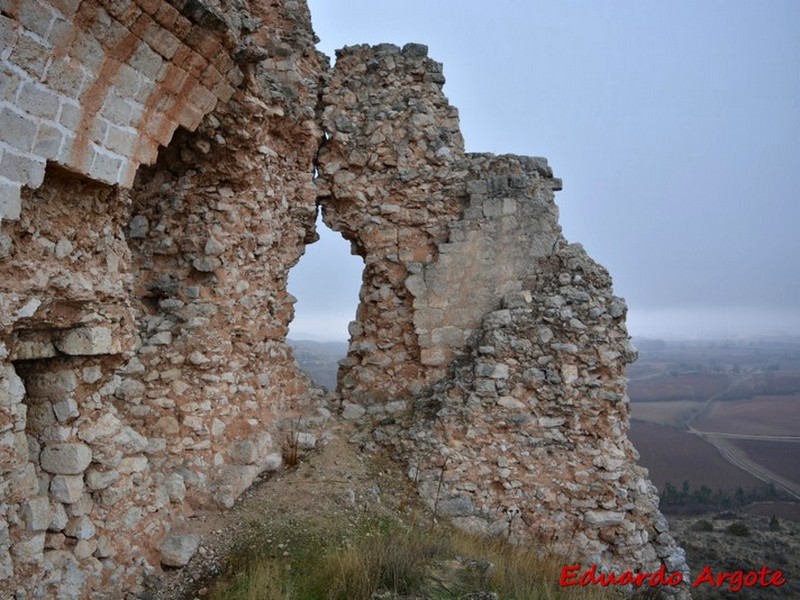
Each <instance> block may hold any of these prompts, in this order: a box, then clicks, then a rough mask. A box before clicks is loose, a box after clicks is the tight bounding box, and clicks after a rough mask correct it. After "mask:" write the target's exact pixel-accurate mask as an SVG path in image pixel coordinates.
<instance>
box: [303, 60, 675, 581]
mask: <svg viewBox="0 0 800 600" xmlns="http://www.w3.org/2000/svg"><path fill="white" fill-rule="evenodd" d="M442 82H443V79H442V78H441V77H440V72H439V68H438V64H437V63H434V62H432V61H431V60H430V59H428V58H427V57H426V55H425V52H424V50H423V49H422V48H421V47H419V46H417V45H409V46H406V47H405V48H403V49H400V48H397V47H392V46H386V45H383V46H376V47H374V48H371V47H366V46H361V47H355V48H347V49H345V50H344V51H342V52H340V54H339V56H338V61H337V63H336V65H335V67H334V71H333V76H332V79H331V83H330V85H329V86H328V87H327V88H326V93H325V95H324V97H323V102H324V104H325V112H324V120H323V123H324V126H325V128H326V131H327V133H328V134H329V139H328V140H327V141H326V143H325V145H324V146H323V149H322V151H321V153H320V161H319V162H320V169H321V175H322V176H321V179H322V182H321V184H320V188H321V190H322V205H323V209H324V215H325V219H326V222H327V223H328V224H330V225H331V226H332V227H333V228H334V229H337V230H339V231H341V232H342V233H343V235H344V236H345V237H346V238H347V239H349V240H351V242H352V243H353V245H354V248H355V250H356V251H357V252H358V253H359V254H361V255H362V256H363V257H364V260H365V263H366V265H367V266H366V268H365V272H364V284H363V287H362V291H361V304H360V305H359V309H358V314H357V317H356V321H355V322H354V323H353V324H352V325H351V328H350V333H351V345H350V351H349V355H348V358H347V360H346V361H344V362H343V363H342V367H341V369H340V375H339V378H340V386H339V387H340V392H341V393H342V395H343V397H344V399H345V401H348V402H350V403H352V404H349V405H345V415H346V416H350V417H359V416H361V415H364V414H365V413H366V416H365V417H364V422H365V423H366V427H365V430H366V431H367V436H371V437H372V439H373V440H374V441H376V442H378V443H379V444H380V445H382V446H384V447H388V448H390V449H393V451H394V452H395V453H396V455H397V456H399V457H401V458H402V459H403V460H405V461H406V462H407V464H408V465H409V476H410V477H411V478H412V479H413V480H415V481H416V482H417V484H418V490H419V493H420V495H421V496H422V497H423V499H424V500H426V501H427V502H428V504H429V505H430V507H431V509H432V510H434V511H436V512H437V513H439V514H442V515H445V516H447V517H451V518H452V519H453V520H454V521H455V522H456V523H457V524H458V525H460V526H462V527H464V528H465V529H468V530H470V531H478V532H482V533H489V534H494V535H499V536H503V537H506V538H508V539H511V540H512V541H516V542H519V543H526V544H537V545H541V546H543V547H548V548H549V549H551V550H554V551H556V552H563V553H565V554H568V555H571V556H573V557H576V558H578V559H579V560H581V561H583V562H585V563H586V564H591V563H595V564H598V565H602V566H604V567H606V568H615V569H618V570H626V569H634V570H637V569H638V570H645V571H650V570H654V569H657V568H658V567H659V565H660V564H661V563H664V564H666V565H667V568H668V569H670V570H671V571H675V570H686V563H685V559H684V554H683V551H682V550H680V549H679V548H677V547H676V545H675V543H674V541H673V540H672V538H671V537H670V536H669V534H668V533H667V525H666V521H665V520H664V518H663V516H661V514H660V513H659V512H658V496H657V493H656V490H655V488H654V487H653V486H652V484H650V483H649V481H648V480H647V473H646V471H645V470H643V469H641V468H640V467H638V466H637V465H636V461H637V459H638V455H637V453H636V451H635V450H634V449H633V447H632V446H631V444H630V442H628V440H627V437H626V435H627V430H628V399H627V396H626V394H625V383H626V379H625V366H626V364H627V363H629V362H631V361H632V360H634V359H635V350H634V349H633V348H632V346H631V345H630V343H629V337H628V333H627V330H626V328H625V313H626V308H625V304H624V302H623V301H622V300H621V299H619V298H616V297H615V296H614V295H613V292H612V288H611V278H610V277H609V275H608V273H607V272H606V271H605V269H603V268H602V267H600V266H599V265H597V264H596V263H594V262H593V261H592V260H591V259H590V258H589V257H588V256H586V254H585V252H584V251H583V249H582V248H581V247H580V246H577V245H569V244H567V242H566V241H565V240H564V238H563V237H562V235H561V229H560V227H559V225H558V210H557V207H556V205H555V203H554V191H556V190H559V189H561V182H560V180H558V179H555V178H554V177H553V174H552V171H551V169H550V168H549V166H548V165H547V162H546V161H545V160H544V159H540V158H529V157H517V156H499V157H497V156H493V155H483V154H464V153H463V152H462V147H461V145H460V141H461V138H460V136H459V135H458V133H457V131H455V130H454V129H453V127H454V126H457V121H456V120H455V112H454V111H453V110H452V109H451V108H449V106H448V105H447V101H446V99H445V97H444V95H443V93H442V88H441V84H442ZM412 166H413V170H411V167H412ZM417 173H422V174H424V179H418V178H417V177H416V174H417ZM418 215H420V216H419V217H418ZM415 218H419V219H420V220H419V222H417V221H415ZM359 407H360V408H359ZM387 413H388V415H387ZM387 416H389V417H390V418H386V417H387ZM684 592H685V590H678V593H679V594H683V593H684Z"/></svg>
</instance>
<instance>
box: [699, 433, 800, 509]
mask: <svg viewBox="0 0 800 600" xmlns="http://www.w3.org/2000/svg"><path fill="white" fill-rule="evenodd" d="M689 432H691V433H694V434H695V435H698V436H700V437H701V438H703V439H704V440H705V441H707V442H708V443H709V444H712V445H713V446H714V447H715V448H716V449H717V450H718V451H719V453H720V454H721V455H722V457H723V458H724V459H725V460H727V461H728V462H729V463H731V464H732V465H734V466H735V467H738V468H740V469H742V470H743V471H746V472H748V473H750V474H751V475H753V476H754V477H757V478H758V479H760V480H761V481H764V482H766V483H768V484H772V485H774V486H775V487H777V488H779V489H781V490H783V491H785V492H787V493H788V494H790V495H791V496H793V497H794V498H796V499H797V500H800V485H798V484H797V483H795V482H793V481H791V480H789V479H786V478H785V477H781V476H780V475H778V474H777V473H773V472H772V471H770V470H769V469H767V468H766V467H764V466H763V465H761V464H759V463H757V462H755V461H753V460H752V459H751V458H750V457H749V456H748V455H747V454H746V453H745V452H744V451H743V450H741V449H740V448H738V447H736V445H734V444H733V443H731V442H730V441H728V438H730V437H732V436H729V435H717V434H714V433H709V432H705V431H698V430H696V429H693V428H691V427H689Z"/></svg>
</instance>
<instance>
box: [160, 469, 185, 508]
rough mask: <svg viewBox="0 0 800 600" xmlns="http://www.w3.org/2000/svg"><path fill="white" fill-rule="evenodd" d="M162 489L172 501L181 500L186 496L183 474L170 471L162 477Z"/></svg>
mask: <svg viewBox="0 0 800 600" xmlns="http://www.w3.org/2000/svg"><path fill="white" fill-rule="evenodd" d="M164 491H165V492H166V494H167V497H168V498H169V499H170V500H171V501H172V502H183V499H184V498H185V497H186V484H185V483H184V481H183V476H181V475H180V474H179V473H172V474H170V475H168V476H167V477H166V479H164Z"/></svg>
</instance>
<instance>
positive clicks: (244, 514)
mask: <svg viewBox="0 0 800 600" xmlns="http://www.w3.org/2000/svg"><path fill="white" fill-rule="evenodd" d="M351 435H352V431H351V429H350V428H349V426H348V425H346V424H345V425H337V426H336V428H334V429H332V430H329V431H328V432H327V433H326V434H325V436H324V438H325V439H323V440H321V441H320V443H319V447H318V448H317V449H316V450H312V451H311V452H309V453H307V454H305V455H303V456H301V458H300V462H299V463H298V465H297V466H296V467H293V468H286V469H283V470H281V471H279V472H278V473H277V474H274V475H271V476H269V477H268V478H267V479H265V480H262V481H260V482H259V483H257V484H255V485H254V486H253V487H251V488H250V489H249V490H248V491H247V492H245V493H244V494H243V496H242V498H241V499H240V500H239V501H238V502H237V504H236V505H235V506H234V507H233V508H232V509H231V510H229V511H225V512H216V511H215V512H205V513H198V514H197V515H195V516H193V517H192V518H190V520H189V521H190V523H189V525H188V527H182V528H181V529H182V530H184V529H186V530H189V531H191V532H193V533H200V534H202V536H203V539H202V542H201V545H200V549H199V550H198V552H197V554H196V555H195V557H194V558H193V559H192V560H191V562H190V563H189V564H188V565H187V566H186V567H184V568H182V569H175V570H169V571H167V572H166V573H165V574H164V576H163V577H162V578H161V580H160V581H155V582H154V583H153V590H152V595H151V596H150V597H151V598H153V599H154V600H185V599H194V598H205V597H207V596H208V593H209V585H210V584H211V583H212V582H213V580H214V579H215V578H216V577H217V576H218V575H219V574H220V573H222V572H223V570H224V568H225V565H226V562H227V560H228V558H229V557H230V556H231V555H232V553H234V552H236V551H237V550H241V549H247V548H248V547H259V548H263V547H265V545H266V546H267V547H270V546H274V547H275V548H276V549H280V548H283V547H284V546H285V545H287V544H289V543H290V542H291V539H290V538H291V537H292V535H291V534H292V528H293V527H302V526H303V525H302V524H303V523H304V522H308V521H309V520H313V521H315V522H320V520H322V521H323V522H324V521H325V520H326V519H329V520H330V522H331V523H336V524H339V525H338V527H339V528H341V525H340V524H341V523H342V522H347V520H350V521H351V522H353V523H355V522H356V521H357V520H358V518H359V517H360V516H363V515H364V514H365V513H366V512H369V513H370V514H374V515H382V514H384V515H387V516H388V515H395V514H398V513H401V512H404V510H405V507H406V506H407V505H408V504H409V503H410V502H415V501H416V500H415V496H414V495H413V494H411V493H410V489H411V487H410V483H409V480H408V478H407V477H405V475H404V474H403V473H401V472H399V469H398V467H397V465H395V464H393V463H392V462H391V461H389V460H386V459H383V458H382V457H381V456H379V455H378V456H373V455H366V454H364V453H361V452H359V450H358V448H357V447H356V446H355V445H353V444H350V443H348V441H347V440H348V438H349V437H350V436H351ZM282 545H283V546H282Z"/></svg>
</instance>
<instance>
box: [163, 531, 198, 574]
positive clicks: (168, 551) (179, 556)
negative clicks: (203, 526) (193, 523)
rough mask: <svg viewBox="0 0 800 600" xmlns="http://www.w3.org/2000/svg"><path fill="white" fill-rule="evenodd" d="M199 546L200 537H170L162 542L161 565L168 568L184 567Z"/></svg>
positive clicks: (186, 535)
mask: <svg viewBox="0 0 800 600" xmlns="http://www.w3.org/2000/svg"><path fill="white" fill-rule="evenodd" d="M199 545H200V536H199V535H195V534H183V535H179V534H172V535H168V536H167V537H165V538H164V541H162V542H161V564H163V565H166V566H168V567H182V566H184V565H185V564H187V563H188V562H189V561H190V560H191V558H192V556H194V554H195V552H197V547H198V546H199Z"/></svg>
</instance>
